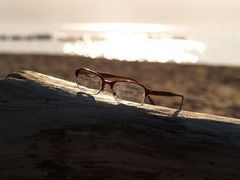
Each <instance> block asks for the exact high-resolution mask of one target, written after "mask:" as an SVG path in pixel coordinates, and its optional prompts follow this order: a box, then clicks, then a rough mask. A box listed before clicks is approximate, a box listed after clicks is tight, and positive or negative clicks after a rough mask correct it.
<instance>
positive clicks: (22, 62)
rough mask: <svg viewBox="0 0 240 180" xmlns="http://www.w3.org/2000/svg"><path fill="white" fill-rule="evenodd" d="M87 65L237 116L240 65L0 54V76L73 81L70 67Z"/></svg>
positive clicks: (189, 106) (188, 104)
mask: <svg viewBox="0 0 240 180" xmlns="http://www.w3.org/2000/svg"><path fill="white" fill-rule="evenodd" d="M79 67H88V68H90V69H93V70H97V71H106V72H110V73H114V74H118V75H123V76H129V77H133V78H135V79H137V80H139V81H140V82H142V83H143V84H144V85H146V86H147V87H151V88H153V89H156V90H165V91H171V92H176V93H179V94H183V95H184V96H185V103H184V107H183V109H184V110H189V111H195V112H203V113H211V114H216V115H222V116H227V117H235V118H240V93H239V89H240V67H217V66H205V65H178V64H171V63H167V64H162V63H149V62H127V61H117V60H106V59H90V58H86V57H79V56H60V55H19V54H1V55H0V78H4V77H5V76H6V75H7V74H9V73H11V72H13V71H17V70H33V71H37V72H40V73H44V74H47V75H52V76H55V77H58V78H62V79H65V80H69V81H73V82H75V77H74V70H75V69H77V68H79Z"/></svg>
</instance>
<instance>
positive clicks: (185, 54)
mask: <svg viewBox="0 0 240 180" xmlns="http://www.w3.org/2000/svg"><path fill="white" fill-rule="evenodd" d="M1 52H2V53H6V52H7V53H41V54H45V53H47V54H70V55H71V54H72V55H80V56H88V57H91V58H96V57H105V58H107V59H118V60H127V61H136V60H137V61H150V62H153V61H154V62H169V61H171V62H172V61H173V62H176V63H196V64H211V65H230V66H240V28H239V27H238V26H236V25H226V24H224V25H223V24H221V25H219V24H218V25H209V24H208V25H202V24H201V25H198V24H197V25H194V24H192V25H166V24H165V25H163V24H96V23H95V24H86V23H85V24H80V23H79V24H29V23H28V24H26V23H25V24H22V23H18V24H0V53H1Z"/></svg>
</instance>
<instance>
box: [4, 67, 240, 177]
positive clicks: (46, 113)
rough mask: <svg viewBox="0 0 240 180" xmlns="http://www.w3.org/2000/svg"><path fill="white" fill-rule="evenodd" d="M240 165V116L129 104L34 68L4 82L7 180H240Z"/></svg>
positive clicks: (5, 165)
mask: <svg viewBox="0 0 240 180" xmlns="http://www.w3.org/2000/svg"><path fill="white" fill-rule="evenodd" d="M183 109H184V108H183ZM239 167H240V120H239V119H234V118H227V117H221V116H215V115H210V114H202V113H195V112H188V111H181V112H177V111H176V110H174V109H169V108H165V107H157V106H151V105H143V106H140V107H130V106H124V105H120V104H118V103H117V102H116V101H115V100H114V98H113V97H112V95H110V94H108V93H102V94H99V95H96V96H89V95H86V94H81V93H79V92H78V89H77V87H76V84H75V83H72V82H69V81H64V80H62V79H57V78H54V77H51V76H47V75H44V74H40V73H37V72H32V71H19V72H15V73H11V74H9V75H8V76H7V77H6V78H5V79H2V80H0V179H20V178H22V179H41V180H42V179H44V180H45V179H47V180H48V179H54V180H55V179H56V180H57V179H121V180H122V179H239V177H240V171H239Z"/></svg>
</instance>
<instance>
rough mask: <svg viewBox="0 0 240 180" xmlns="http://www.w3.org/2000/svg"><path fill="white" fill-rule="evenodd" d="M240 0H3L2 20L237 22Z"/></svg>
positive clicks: (239, 14) (42, 21)
mask: <svg viewBox="0 0 240 180" xmlns="http://www.w3.org/2000/svg"><path fill="white" fill-rule="evenodd" d="M239 9H240V1H239V0H201V1H196V0H0V23H5V22H39V23H44V22H47V23H52V22H59V23H82V22H84V23H89V22H92V23H108V22H114V23H167V24H189V23H198V24H236V23H238V22H240V11H239Z"/></svg>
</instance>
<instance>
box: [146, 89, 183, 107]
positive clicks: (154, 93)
mask: <svg viewBox="0 0 240 180" xmlns="http://www.w3.org/2000/svg"><path fill="white" fill-rule="evenodd" d="M151 94H152V95H159V96H177V97H180V98H181V104H180V106H179V110H181V109H182V106H183V101H184V96H183V95H181V94H175V93H172V92H167V91H153V90H150V91H149V92H148V95H151ZM147 97H148V99H149V101H150V103H151V104H153V105H154V104H155V103H154V101H153V99H152V98H151V97H150V96H147Z"/></svg>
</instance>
